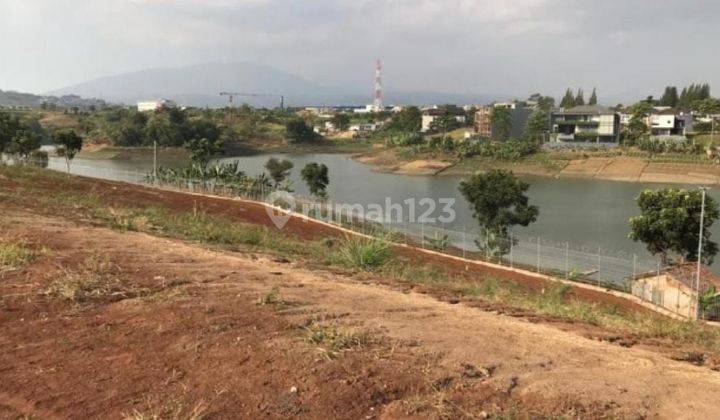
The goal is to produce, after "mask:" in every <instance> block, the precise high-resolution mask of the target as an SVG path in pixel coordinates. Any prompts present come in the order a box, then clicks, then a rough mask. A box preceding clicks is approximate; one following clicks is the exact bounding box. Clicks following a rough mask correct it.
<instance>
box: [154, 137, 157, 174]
mask: <svg viewBox="0 0 720 420" xmlns="http://www.w3.org/2000/svg"><path fill="white" fill-rule="evenodd" d="M153 183H157V140H153Z"/></svg>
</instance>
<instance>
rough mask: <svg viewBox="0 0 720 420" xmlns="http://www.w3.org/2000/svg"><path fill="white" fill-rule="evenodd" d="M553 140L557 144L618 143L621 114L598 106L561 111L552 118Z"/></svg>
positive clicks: (584, 106) (577, 107)
mask: <svg viewBox="0 0 720 420" xmlns="http://www.w3.org/2000/svg"><path fill="white" fill-rule="evenodd" d="M551 127H552V133H553V135H552V138H553V139H554V141H556V142H596V143H618V142H619V141H620V114H619V113H617V112H616V111H614V110H612V109H610V108H605V107H601V106H597V105H583V106H576V107H573V108H569V109H560V110H558V111H555V112H553V113H552V116H551Z"/></svg>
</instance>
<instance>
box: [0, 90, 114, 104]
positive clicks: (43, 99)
mask: <svg viewBox="0 0 720 420" xmlns="http://www.w3.org/2000/svg"><path fill="white" fill-rule="evenodd" d="M43 104H48V105H54V106H57V107H61V108H72V107H79V108H87V107H90V106H96V107H101V106H104V105H105V101H102V100H99V99H85V98H81V97H80V96H77V95H62V96H44V95H34V94H32V93H22V92H15V91H11V90H7V91H3V90H0V107H11V108H38V107H40V106H42V105H43Z"/></svg>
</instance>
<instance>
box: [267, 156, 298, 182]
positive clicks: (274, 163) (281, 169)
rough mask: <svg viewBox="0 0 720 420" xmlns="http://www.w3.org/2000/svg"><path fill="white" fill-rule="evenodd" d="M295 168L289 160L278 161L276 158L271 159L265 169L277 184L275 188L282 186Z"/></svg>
mask: <svg viewBox="0 0 720 420" xmlns="http://www.w3.org/2000/svg"><path fill="white" fill-rule="evenodd" d="M292 168H293V163H292V162H291V161H289V160H287V159H283V160H278V159H276V158H270V160H268V161H267V163H265V169H267V170H268V172H269V173H270V178H272V179H273V181H274V182H275V188H277V187H278V186H280V183H282V182H283V181H284V180H285V179H286V178H287V177H288V176H290V170H291V169H292Z"/></svg>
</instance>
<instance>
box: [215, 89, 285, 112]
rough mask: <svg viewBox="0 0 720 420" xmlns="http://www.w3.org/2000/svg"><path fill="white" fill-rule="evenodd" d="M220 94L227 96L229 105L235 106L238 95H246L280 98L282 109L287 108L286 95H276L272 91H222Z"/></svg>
mask: <svg viewBox="0 0 720 420" xmlns="http://www.w3.org/2000/svg"><path fill="white" fill-rule="evenodd" d="M220 96H227V97H228V99H229V102H228V104H229V106H231V107H232V106H233V102H234V101H235V97H236V96H246V97H250V98H280V110H281V111H282V110H283V109H285V95H275V94H272V93H245V92H220Z"/></svg>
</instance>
